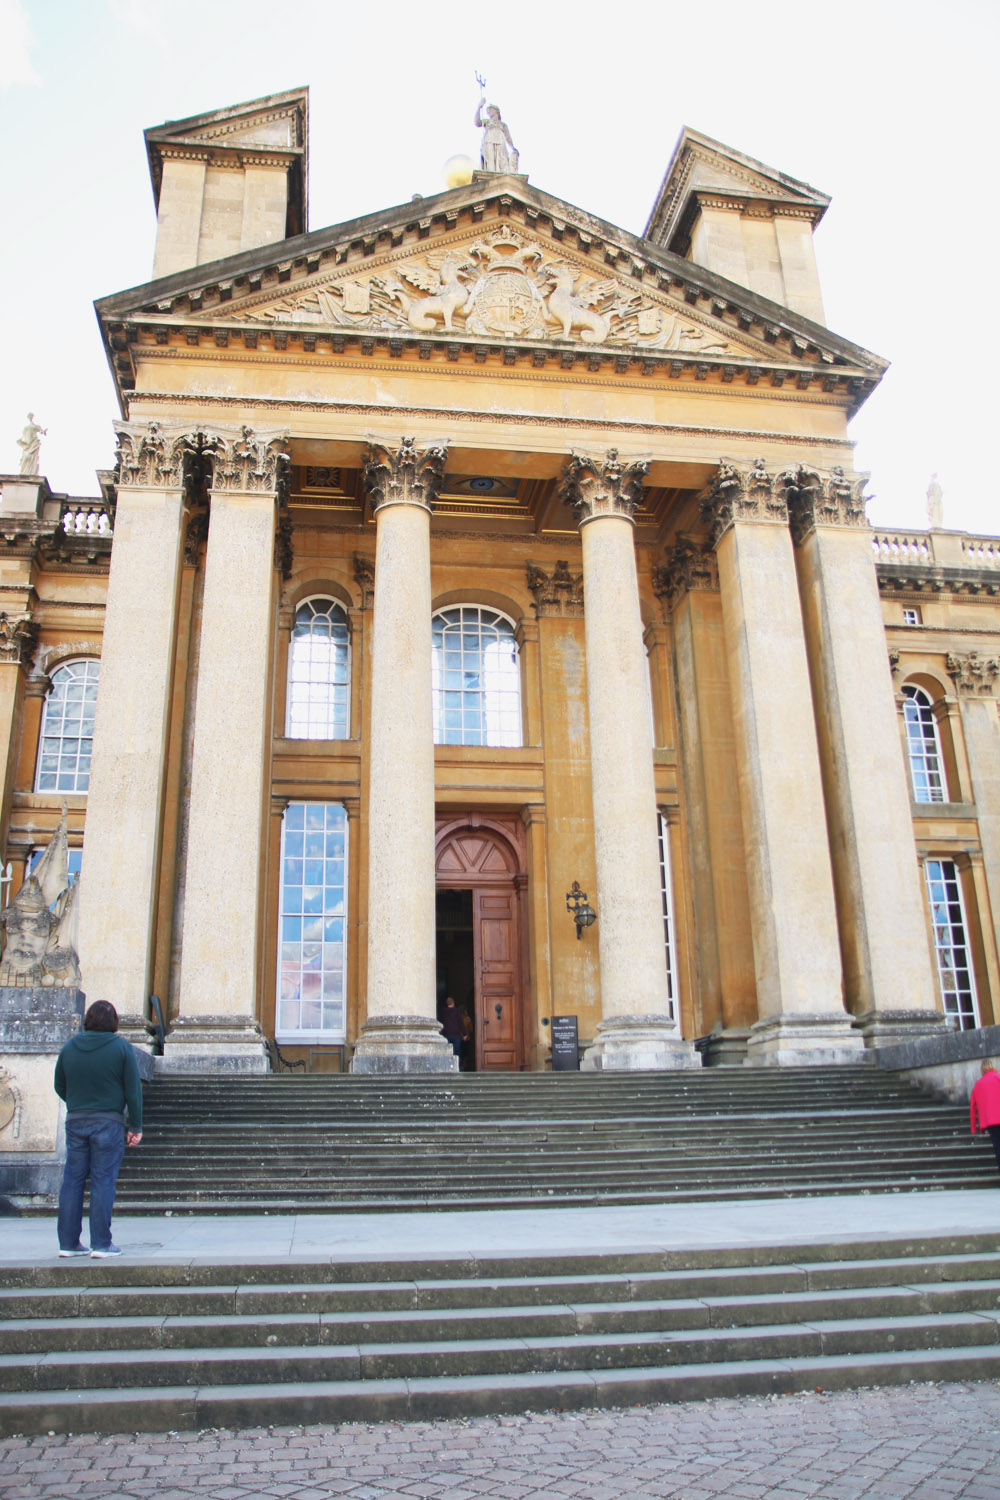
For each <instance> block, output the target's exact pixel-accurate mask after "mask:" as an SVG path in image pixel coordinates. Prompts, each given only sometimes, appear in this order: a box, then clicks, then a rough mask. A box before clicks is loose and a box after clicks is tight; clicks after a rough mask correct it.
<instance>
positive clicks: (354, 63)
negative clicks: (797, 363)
mask: <svg viewBox="0 0 1000 1500" xmlns="http://www.w3.org/2000/svg"><path fill="white" fill-rule="evenodd" d="M998 42H1000V6H998V5H997V3H996V0H947V3H940V0H837V3H833V0H756V3H754V4H752V5H751V4H747V3H745V0H740V3H733V0H711V3H705V0H700V3H699V0H685V3H677V0H632V3H631V4H629V5H624V6H596V5H593V4H592V3H591V4H587V3H586V0H583V3H580V4H577V5H574V6H572V7H570V6H568V5H566V4H565V3H563V4H560V3H555V4H549V5H532V6H518V5H511V4H505V3H502V0H491V3H483V0H480V3H479V4H478V5H473V4H466V5H457V4H455V3H453V0H439V3H436V4H435V3H434V0H431V3H430V4H424V5H417V4H413V3H407V4H403V3H400V0H383V3H381V4H369V5H368V6H362V5H358V4H357V3H351V4H346V3H344V0H296V3H295V4H284V5H277V4H274V3H273V0H0V140H2V143H3V147H2V152H3V154H2V159H0V205H2V224H0V272H2V278H0V285H2V288H3V303H2V304H0V305H2V317H0V471H6V472H15V473H16V471H17V468H18V463H19V458H20V450H19V449H18V447H17V441H16V440H17V438H18V437H19V436H20V433H21V430H22V428H23V426H24V421H25V414H26V412H27V411H28V410H29V409H31V410H32V411H34V413H35V415H36V419H37V420H38V421H40V422H41V424H42V425H43V426H44V427H47V428H48V436H47V437H46V438H45V440H44V441H43V445H42V463H41V467H42V470H43V472H44V473H45V474H46V475H47V476H48V479H49V482H50V484H51V485H52V487H53V489H56V490H68V491H69V492H70V493H72V494H96V493H97V486H96V481H95V479H94V470H95V469H97V468H105V467H110V465H111V462H112V459H113V453H114V444H113V433H112V429H111V422H112V420H113V419H114V418H115V417H116V416H117V415H118V410H117V403H116V401H115V398H114V394H113V387H112V383H111V377H110V374H109V372H108V369H107V365H106V363H105V359H104V354H103V350H102V348H101V343H100V339H99V336H98V331H97V325H96V320H95V317H94V312H93V307H92V303H93V301H94V299H95V298H97V297H101V296H104V295H107V294H109V293H112V292H117V291H121V290H124V289H125V288H127V287H131V286H135V285H138V284H141V283H142V282H144V281H146V280H147V279H148V278H149V276H150V274H151V267H152V258H153V240H154V230H155V219H154V209H153V199H152V192H151V189H150V185H149V176H148V171H147V166H146V157H145V150H144V147H143V141H142V131H143V129H144V128H145V127H147V126H150V125H158V124H160V123H162V122H163V121H164V120H167V119H179V118H183V117H184V116H186V115H189V114H196V113H199V112H201V111H203V110H210V109H217V108H221V107H223V106H225V105H229V104H236V103H240V102H242V101H244V100H247V99H252V98H254V97H256V96H258V95H261V94H267V93H275V92H278V91H280V90H282V89H287V88H293V87H297V86H300V85H302V84H309V85H310V88H311V99H310V109H311V136H310V158H311V159H310V175H311V182H310V199H311V201H310V216H309V227H310V228H311V229H320V228H323V227H324V226H325V225H327V224H335V223H338V222H340V221H341V220H344V219H349V218H353V217H355V216H357V215H359V214H362V213H368V212H373V211H375V210H377V209H379V208H383V207H388V206H390V205H392V204H396V203H400V202H403V201H405V200H407V199H408V198H410V196H411V195H412V194H413V193H414V192H422V193H425V194H429V193H433V192H437V191H439V190H440V189H441V188H442V187H443V186H444V182H443V177H442V164H443V163H444V161H445V159H446V158H447V157H448V156H449V155H451V154H452V153H453V152H456V151H464V152H466V153H467V154H469V155H475V154H476V152H477V149H478V132H477V131H476V130H475V129H474V127H473V124H472V118H473V114H474V111H475V106H476V102H477V90H476V85H475V80H474V72H475V70H476V69H477V68H478V69H479V70H480V71H482V72H485V74H486V77H487V92H488V94H489V97H490V99H491V101H495V102H496V103H498V104H499V105H500V107H501V110H502V112H503V116H504V119H505V120H506V121H507V123H508V124H509V126H510V129H511V133H512V135H513V138H514V142H515V144H516V145H517V146H518V148H519V149H520V152H521V167H522V170H524V171H526V172H527V173H528V174H529V176H530V178H531V181H532V182H533V183H534V184H535V185H536V186H537V187H539V188H542V189H544V190H546V191H548V192H551V193H554V194H555V195H556V196H558V197H561V198H564V199H566V200H568V201H569V202H570V203H575V204H578V205H579V206H580V207H582V208H585V209H587V210H589V211H590V212H592V213H595V214H597V215H599V216H600V217H602V218H605V219H609V220H610V221H611V222H612V223H615V224H619V225H621V226H622V227H623V228H626V229H629V230H631V231H633V232H635V233H640V232H641V231H642V229H643V227H644V225H645V222H646V218H647V216H648V213H649V210H650V208H651V206H652V202H653V199H654V196H655V194H656V190H657V188H658V186H659V183H660V180H661V178H662V175H663V172H664V168H665V166H666V163H667V161H668V159H669V156H670V153H671V150H672V148H673V144H674V141H675V140H676V138H677V135H678V132H679V130H680V128H681V126H682V125H684V124H687V125H690V126H692V127H693V128H695V129H697V130H701V131H704V132H706V133H707V134H708V135H712V136H715V137H716V138H717V139H719V140H721V141H724V142H725V143H726V144H728V145H731V146H734V147H736V148H737V149H739V150H742V151H745V152H747V153H748V154H750V155H752V156H756V157H758V158H759V159H760V160H762V161H764V162H766V163H768V164H769V165H771V166H773V167H777V168H779V169H781V170H783V171H786V172H789V173H791V174H792V175H793V176H795V177H799V178H802V179H804V180H805V181H806V182H810V183H812V184H814V185H815V186H816V187H818V188H821V189H823V190H824V191H825V192H828V193H830V194H831V195H832V197H833V203H832V204H831V206H830V208H829V209H828V210H827V215H826V218H825V220H824V222H823V224H822V225H821V226H820V228H819V230H818V232H817V237H816V247H817V256H818V259H819V266H820V277H821V282H822V287H823V294H824V299H825V304H826V311H827V320H828V322H829V326H830V327H831V328H832V329H834V330H835V331H836V332H837V333H839V334H841V335H843V336H844V337H846V338H849V339H852V340H853V341H854V342H856V343H859V344H862V345H864V346H865V347H866V348H868V349H871V350H873V351H875V352H876V353H878V354H880V355H882V356H884V357H885V358H887V359H890V360H891V361H892V368H891V369H890V371H889V373H888V374H887V375H886V377H885V379H884V380H883V382H882V385H881V387H880V388H879V390H878V391H877V392H876V393H875V395H874V396H872V397H871V398H870V399H869V401H868V402H867V404H866V406H865V407H864V409H863V410H862V412H861V414H860V415H859V417H858V418H857V419H856V420H855V422H854V424H853V429H852V431H853V436H854V438H855V440H856V442H857V444H858V451H857V463H858V466H859V468H862V469H871V471H872V482H871V489H872V492H873V493H874V495H875V497H876V498H875V500H874V501H873V503H872V505H871V506H870V508H869V515H870V517H871V519H872V520H873V522H874V523H875V524H877V525H883V524H884V525H898V526H920V525H924V524H926V510H925V501H924V494H925V491H926V488H927V483H928V480H929V477H930V474H931V471H932V470H937V471H938V472H939V475H940V479H941V483H942V485H943V487H944V494H945V524H946V525H949V526H953V527H956V528H959V529H965V530H968V531H973V532H977V531H978V532H987V533H997V532H1000V506H998V499H1000V497H998V493H997V481H996V479H995V478H994V479H992V480H991V479H990V478H989V474H990V473H991V472H993V448H994V441H993V439H994V435H995V432H996V427H997V419H996V410H997V376H996V346H997V341H998V335H1000V318H998V315H997V311H996V306H995V302H996V290H995V288H994V287H993V285H992V282H993V278H994V275H995V269H994V268H995V263H996V240H997V228H998V211H997V206H996V196H997V195H996V147H997V139H996V136H997V130H996V122H997V93H998V87H1000V81H998V70H997V57H998ZM962 307H964V308H965V311H964V312H962V311H961V308H962Z"/></svg>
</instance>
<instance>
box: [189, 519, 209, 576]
mask: <svg viewBox="0 0 1000 1500" xmlns="http://www.w3.org/2000/svg"><path fill="white" fill-rule="evenodd" d="M207 541H208V511H207V509H204V508H203V509H200V510H196V511H194V512H193V514H192V515H191V516H190V517H189V519H188V523H187V527H186V529H185V531H184V561H185V562H186V563H187V564H188V566H189V567H191V568H196V567H197V566H198V558H199V555H200V553H201V548H202V546H203V544H204V543H205V542H207Z"/></svg>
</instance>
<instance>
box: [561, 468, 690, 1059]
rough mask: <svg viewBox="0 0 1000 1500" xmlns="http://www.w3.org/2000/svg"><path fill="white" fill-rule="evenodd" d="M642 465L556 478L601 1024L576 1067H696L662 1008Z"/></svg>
mask: <svg viewBox="0 0 1000 1500" xmlns="http://www.w3.org/2000/svg"><path fill="white" fill-rule="evenodd" d="M648 468H649V465H648V464H646V463H640V462H635V461H632V462H625V463H622V462H620V461H619V458H618V454H617V452H616V450H615V449H613V448H611V449H609V450H608V453H607V455H606V457H605V458H604V459H603V460H601V459H597V458H589V457H582V456H580V455H574V456H573V458H571V459H570V461H569V464H568V465H567V468H566V472H565V475H564V480H563V499H564V501H565V502H566V504H568V505H570V506H572V508H573V513H574V515H575V517H576V520H577V524H578V525H579V527H580V539H581V544H582V547H583V594H584V626H585V636H586V646H587V704H588V708H589V715H590V765H591V782H592V787H593V804H594V854H595V861H596V869H597V932H598V943H599V953H600V967H601V1018H602V1019H601V1022H600V1024H599V1026H598V1028H597V1037H596V1040H595V1042H594V1045H593V1046H592V1047H591V1048H590V1049H589V1051H588V1052H587V1055H586V1058H585V1059H584V1064H583V1065H584V1067H585V1068H588V1069H599V1070H605V1071H611V1070H615V1071H623V1072H624V1071H632V1070H637V1069H651V1068H679V1067H690V1066H696V1065H697V1063H698V1058H697V1057H696V1055H695V1052H694V1049H693V1048H692V1047H691V1046H690V1045H689V1044H687V1043H685V1042H682V1041H681V1039H680V1036H679V1033H678V1031H677V1029H676V1026H675V1023H674V1020H673V1018H672V1017H671V1015H670V1007H669V1002H668V994H667V963H666V950H665V947H664V936H663V904H662V897H661V892H660V864H659V852H658V844H657V837H658V830H657V821H656V819H657V813H656V790H655V785H654V781H653V751H652V743H651V735H650V726H649V668H648V665H647V662H646V651H645V648H644V646H643V641H642V618H641V616H640V614H639V588H638V582H637V580H636V569H635V544H634V540H633V533H634V529H635V522H634V520H633V516H634V513H635V508H636V506H637V505H638V504H639V502H640V500H641V499H642V481H643V476H644V475H645V473H646V471H647V469H648Z"/></svg>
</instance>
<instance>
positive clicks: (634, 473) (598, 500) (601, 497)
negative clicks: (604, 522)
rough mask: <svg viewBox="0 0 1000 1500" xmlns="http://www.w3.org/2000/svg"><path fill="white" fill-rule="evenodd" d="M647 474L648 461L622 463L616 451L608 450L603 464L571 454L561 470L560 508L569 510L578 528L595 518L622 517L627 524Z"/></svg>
mask: <svg viewBox="0 0 1000 1500" xmlns="http://www.w3.org/2000/svg"><path fill="white" fill-rule="evenodd" d="M648 473H649V460H648V459H643V458H636V459H630V460H627V461H626V462H625V463H622V461H621V460H620V459H619V457H618V449H617V448H609V449H608V451H607V453H606V454H605V456H604V459H603V460H601V459H599V458H591V457H589V456H588V455H586V454H582V453H574V454H573V455H572V456H571V458H570V460H569V462H568V463H567V465H566V467H565V469H564V470H563V477H562V490H561V494H562V500H563V504H564V505H568V506H570V507H571V508H572V511H573V515H574V518H575V520H576V523H577V525H578V526H582V525H583V524H584V522H586V521H592V520H594V519H595V517H597V516H625V517H626V518H627V519H628V520H630V521H631V520H632V518H633V517H634V515H635V512H636V510H637V509H638V507H639V506H640V505H641V504H642V483H643V480H644V479H645V477H646V475H647V474H648Z"/></svg>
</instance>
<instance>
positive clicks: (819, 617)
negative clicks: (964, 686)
mask: <svg viewBox="0 0 1000 1500" xmlns="http://www.w3.org/2000/svg"><path fill="white" fill-rule="evenodd" d="M864 483H865V481H864V479H860V480H859V479H848V478H847V477H846V476H845V474H844V471H843V469H834V470H833V471H832V472H831V473H829V474H819V473H817V472H816V471H815V470H813V469H806V468H803V467H801V466H799V467H797V468H795V469H792V470H789V471H788V472H786V473H785V474H782V475H781V476H780V478H779V481H778V485H779V488H780V490H781V491H782V493H783V494H784V496H785V498H786V500H787V503H788V510H789V519H790V521H791V525H792V535H793V537H794V540H795V543H796V547H797V563H798V575H799V589H800V592H801V598H802V613H803V618H804V621H805V630H806V644H807V648H808V651H809V657H810V662H811V665H812V681H813V692H814V695H815V702H816V726H817V730H818V732H819V749H820V760H821V763H822V766H823V783H824V787H825V791H826V813H827V821H828V824H829V829H830V848H831V850H832V851H833V884H834V890H835V892H836V897H837V917H838V921H839V926H840V948H841V955H842V959H843V967H844V988H845V991H846V1000H847V1008H848V1010H849V1011H850V1012H851V1014H852V1015H853V1016H854V1020H855V1025H856V1026H857V1027H858V1029H859V1030H860V1031H861V1033H862V1035H863V1036H864V1039H865V1042H866V1044H867V1045H868V1046H877V1045H882V1044H884V1043H886V1042H892V1041H902V1040H905V1039H907V1038H908V1037H911V1036H919V1035H922V1034H924V1033H926V1032H931V1031H934V1030H935V1029H936V1028H938V1027H940V1026H941V1025H942V1022H943V1017H942V1016H941V1014H940V1012H939V1011H938V1009H937V1005H936V1003H935V991H934V983H933V975H932V972H931V965H930V959H929V955H928V951H927V920H926V917H925V915H924V911H925V901H924V894H923V892H922V891H921V888H920V886H921V882H920V873H919V869H918V865H917V853H916V849H915V847H914V843H913V823H912V821H911V818H910V798H909V785H908V777H907V769H906V766H905V764H904V761H903V757H902V754H901V752H900V743H899V727H898V723H897V719H896V704H895V699H894V695H893V690H892V677H891V673H890V671H889V663H888V659H887V656H886V649H885V625H884V623H883V620H882V611H881V609H880V607H879V599H878V582H877V580H876V577H875V563H874V559H873V557H872V546H871V532H870V531H869V529H868V522H867V520H866V518H865V502H864V498H863V495H862V491H863V489H864Z"/></svg>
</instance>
